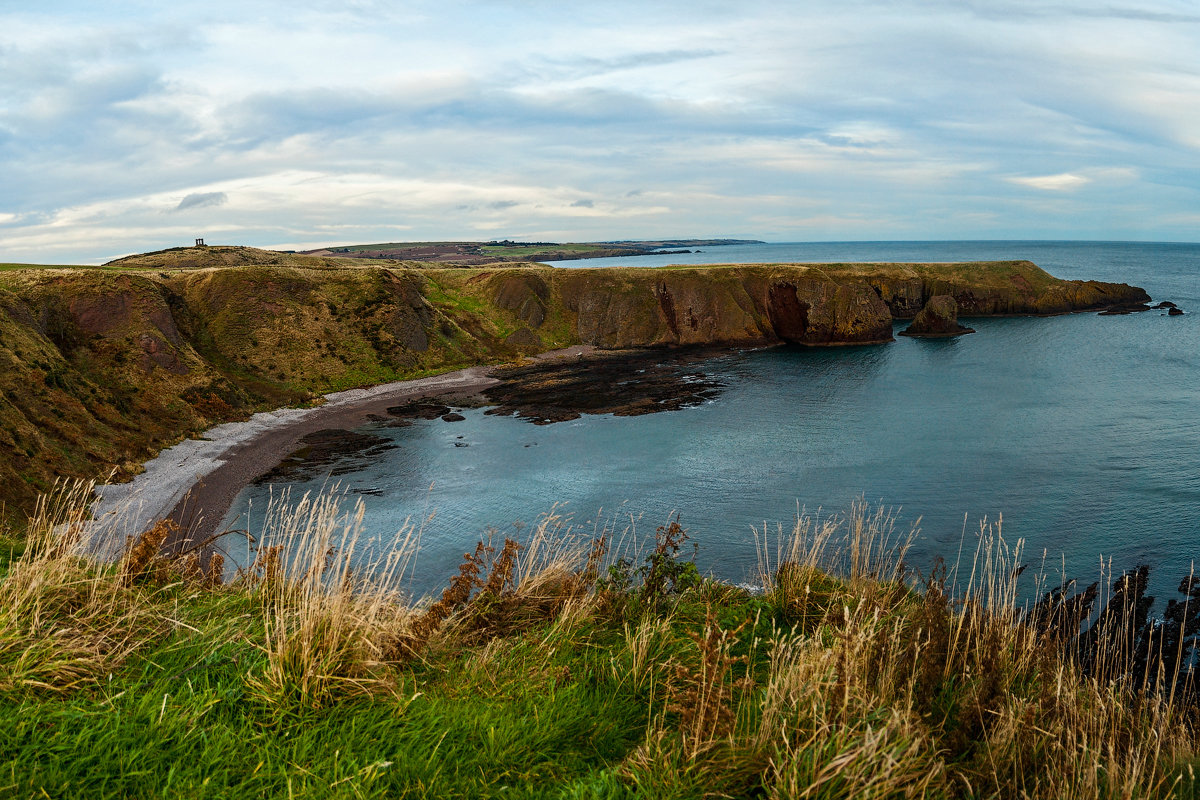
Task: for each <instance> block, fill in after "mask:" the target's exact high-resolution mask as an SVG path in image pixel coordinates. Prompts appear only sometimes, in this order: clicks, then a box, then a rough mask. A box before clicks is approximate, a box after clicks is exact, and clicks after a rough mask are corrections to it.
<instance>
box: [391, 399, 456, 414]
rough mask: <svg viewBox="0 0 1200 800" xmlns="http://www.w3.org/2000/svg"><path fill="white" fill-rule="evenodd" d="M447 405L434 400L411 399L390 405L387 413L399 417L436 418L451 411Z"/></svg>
mask: <svg viewBox="0 0 1200 800" xmlns="http://www.w3.org/2000/svg"><path fill="white" fill-rule="evenodd" d="M451 411H452V409H451V408H450V406H448V405H444V404H442V403H439V402H437V401H436V400H413V401H411V402H408V403H405V404H403V405H399V406H392V407H391V408H389V409H388V410H387V413H389V414H391V415H392V416H393V417H397V418H399V419H437V418H438V417H443V416H445V415H447V414H449V413H451Z"/></svg>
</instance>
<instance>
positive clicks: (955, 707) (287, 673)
mask: <svg viewBox="0 0 1200 800" xmlns="http://www.w3.org/2000/svg"><path fill="white" fill-rule="evenodd" d="M86 491H87V487H86V486H75V487H65V488H63V489H61V490H60V491H59V492H58V493H57V495H56V496H54V497H52V498H49V499H48V500H47V501H45V502H44V503H43V504H42V506H41V507H40V508H39V512H38V514H37V516H36V518H35V519H34V521H33V523H32V525H31V526H30V530H29V534H28V537H27V538H26V539H25V540H24V544H23V545H18V546H17V547H16V549H15V550H14V549H13V548H12V547H11V546H10V547H5V546H0V572H2V573H3V574H2V579H0V719H2V723H0V794H2V795H3V796H13V797H44V796H51V797H89V798H92V797H151V796H166V797H267V796H269V797H347V798H350V797H355V798H359V797H392V796H413V797H464V798H465V797H555V798H584V797H614V798H616V797H655V798H674V797H679V798H684V797H780V798H783V797H825V798H835V797H1045V798H1056V799H1057V798H1092V797H1114V798H1116V797H1192V796H1195V789H1196V787H1195V784H1194V778H1193V772H1192V765H1193V763H1194V760H1195V757H1196V752H1197V751H1196V744H1197V742H1196V734H1195V731H1194V727H1193V712H1194V708H1195V707H1194V705H1193V704H1191V703H1190V702H1185V701H1187V700H1188V698H1189V697H1191V696H1190V695H1183V694H1180V693H1179V692H1178V691H1177V688H1176V683H1175V682H1174V681H1171V680H1169V679H1168V678H1169V676H1168V675H1166V674H1160V672H1161V671H1160V670H1159V668H1161V667H1163V666H1164V664H1171V663H1174V662H1173V661H1172V659H1171V658H1170V657H1169V656H1171V655H1172V654H1170V653H1168V654H1167V656H1168V657H1167V658H1166V659H1165V660H1164V659H1162V658H1160V659H1159V660H1158V661H1154V662H1153V664H1152V665H1151V666H1153V669H1151V670H1150V672H1153V673H1154V674H1155V675H1156V676H1157V678H1153V679H1148V678H1147V677H1146V675H1147V674H1149V672H1147V670H1146V669H1145V667H1146V662H1145V659H1143V660H1142V662H1139V661H1138V660H1137V658H1130V657H1129V653H1127V652H1125V651H1124V650H1123V648H1122V646H1121V645H1122V643H1123V642H1125V641H1126V638H1125V635H1126V634H1127V633H1128V631H1129V629H1128V626H1122V625H1120V624H1115V623H1114V624H1113V625H1111V626H1109V628H1107V629H1104V630H1101V631H1100V633H1096V630H1097V629H1096V627H1095V626H1092V627H1091V628H1089V629H1088V630H1089V631H1091V633H1084V634H1082V635H1080V634H1079V633H1078V630H1079V623H1080V620H1081V619H1083V617H1081V616H1080V610H1079V607H1078V604H1074V605H1073V601H1072V600H1071V599H1069V598H1067V597H1062V598H1060V601H1056V602H1050V603H1048V604H1047V603H1043V604H1042V605H1040V606H1038V607H1037V609H1038V610H1036V613H1031V612H1028V611H1027V612H1025V613H1022V612H1020V611H1019V610H1018V609H1017V607H1016V602H1015V601H1016V588H1015V586H1016V584H1015V579H1014V578H1013V577H1012V566H1013V564H1014V563H1015V562H1014V558H1016V554H1013V553H1011V552H1009V551H1008V550H1007V549H1006V548H1005V547H1004V545H1003V543H1002V541H1001V540H1000V539H998V538H997V537H995V536H994V535H992V536H991V537H990V538H988V536H986V534H987V533H988V532H987V531H984V533H985V537H984V544H983V545H982V546H981V549H980V552H979V553H978V554H977V556H976V559H975V563H974V566H973V567H971V566H968V567H966V568H965V569H964V571H963V572H962V573H961V574H955V573H954V572H951V573H949V574H943V573H937V574H935V575H933V576H930V577H928V578H927V579H925V580H922V581H917V580H914V579H913V578H912V577H911V576H908V575H907V574H906V573H905V571H904V569H903V568H902V567H901V562H902V559H903V555H904V552H905V549H906V547H907V543H908V542H909V540H910V538H909V535H908V534H900V533H898V532H897V530H896V526H895V521H894V520H893V519H892V517H891V516H890V515H889V514H888V513H887V512H885V511H883V510H880V509H873V508H870V507H867V506H866V505H864V504H861V503H860V504H855V505H854V506H853V507H852V508H851V509H849V510H848V511H847V512H846V513H845V514H842V515H838V516H833V517H827V518H822V519H811V518H802V519H800V520H799V521H798V522H797V524H796V526H795V528H794V529H793V530H792V531H790V532H786V531H785V532H781V533H780V534H779V535H778V536H776V535H775V534H773V533H772V534H771V536H769V537H768V536H767V535H766V533H767V532H766V531H764V532H763V536H762V540H763V542H762V556H761V567H762V578H763V587H762V591H761V592H749V591H747V590H745V589H741V588H737V587H732V586H729V585H725V584H721V583H718V582H714V581H711V580H708V579H705V578H703V577H702V576H700V575H698V574H697V572H696V570H695V567H694V566H693V564H692V563H691V561H689V560H688V559H687V558H686V553H687V552H689V550H690V547H689V546H688V541H687V534H686V531H685V530H684V529H683V528H682V527H681V526H680V525H678V524H671V525H668V526H664V527H663V528H661V529H659V531H658V532H657V535H656V537H655V539H654V541H650V542H646V543H644V545H643V546H642V547H641V548H637V547H616V546H615V545H614V536H615V538H616V540H617V541H621V540H622V538H621V536H620V533H619V532H615V531H601V532H590V531H589V532H588V534H587V535H585V536H580V535H578V534H577V533H575V532H573V531H571V530H569V529H568V528H566V527H565V526H564V524H563V521H562V520H559V519H557V518H555V517H554V516H552V515H551V516H547V517H545V518H543V519H542V520H541V522H540V524H539V525H537V526H536V528H535V529H534V530H532V531H531V532H530V533H529V535H528V536H527V537H526V538H525V539H523V541H522V542H520V543H518V542H515V541H509V540H507V539H506V540H504V541H500V540H496V541H491V542H481V543H480V545H479V547H478V548H476V549H475V551H474V552H473V553H471V554H468V555H467V556H465V557H464V560H463V563H462V566H461V568H460V571H459V574H458V575H456V576H452V577H451V579H450V581H449V583H448V586H447V588H446V590H445V591H444V592H443V593H442V595H441V596H440V597H438V598H427V599H425V600H422V601H418V602H413V601H412V600H411V599H410V598H407V597H405V596H404V595H403V594H401V593H398V592H397V591H395V590H394V587H395V586H396V585H397V582H398V581H399V580H400V579H401V578H402V577H403V575H404V574H406V571H407V570H409V569H412V568H413V567H414V566H415V565H416V563H417V562H414V561H413V560H412V557H413V547H412V544H413V541H414V536H413V535H410V536H408V537H407V538H405V537H404V536H402V537H401V543H400V544H399V545H397V547H396V548H395V549H393V550H387V551H386V552H377V551H376V552H375V553H374V555H373V556H372V557H371V558H369V559H365V560H364V553H365V552H366V551H367V549H368V543H367V542H364V541H363V540H362V537H361V519H362V509H361V506H356V507H353V508H345V507H342V506H341V505H340V504H339V501H338V499H337V498H330V497H321V498H308V499H306V500H305V501H304V502H302V503H301V504H300V505H299V506H298V507H297V508H295V509H294V510H292V511H287V512H284V511H277V512H275V513H272V514H268V521H267V523H266V525H265V526H264V530H263V531H262V535H261V538H260V540H259V546H258V551H257V552H258V557H257V560H256V562H255V564H254V566H253V567H252V568H251V569H250V570H249V571H247V572H246V573H245V574H242V575H240V576H239V577H238V578H237V579H236V580H234V581H233V582H229V583H225V582H222V581H220V580H219V578H218V576H219V574H220V565H219V564H218V565H216V566H215V567H214V566H213V565H211V564H209V565H205V564H202V563H201V561H200V560H199V559H197V558H196V557H195V555H194V554H183V555H181V556H178V557H175V558H172V559H164V558H162V557H160V556H159V555H158V546H159V543H160V542H161V541H162V536H164V535H165V534H166V533H167V530H166V528H165V527H159V528H157V529H156V530H155V531H152V532H151V533H149V534H146V535H145V536H143V537H141V538H139V539H138V540H136V541H134V542H131V543H129V546H128V547H127V549H126V554H125V556H124V557H123V559H121V560H120V561H119V562H118V563H116V564H113V565H101V564H96V563H94V562H92V561H90V560H89V559H88V558H87V557H86V556H85V555H84V554H83V552H82V550H81V548H80V543H79V541H78V537H77V535H76V534H75V533H73V531H76V530H77V528H76V527H75V526H77V524H78V523H79V522H80V520H81V518H82V517H81V513H80V512H79V510H78V509H79V508H80V507H81V501H82V499H83V498H84V496H85V494H86ZM408 533H409V534H413V532H412V531H409V532H408ZM768 539H770V545H768V544H767V540H768ZM9 541H12V540H11V537H10V539H9ZM614 547H616V549H617V550H619V552H611V551H610V549H612V548H614ZM1122 580H1123V578H1122ZM1118 584H1120V581H1118ZM1117 600H1118V598H1117V597H1115V596H1114V597H1113V598H1110V599H1109V601H1108V603H1107V606H1106V609H1107V610H1106V611H1104V612H1102V613H1100V615H1099V618H1100V619H1101V620H1104V619H1108V620H1110V621H1115V620H1118V619H1120V618H1121V617H1120V615H1116V616H1114V615H1113V614H1111V613H1109V612H1110V611H1111V610H1112V609H1114V604H1116V605H1118V606H1119V605H1120V604H1119V603H1118V602H1117ZM1106 615H1107V616H1106ZM1084 616H1086V614H1085V615H1084ZM1093 616H1094V615H1093ZM1185 616H1186V615H1185ZM1072 620H1073V621H1074V623H1075V630H1074V631H1071V630H1070V628H1071V625H1070V622H1071V621H1072ZM1064 623H1066V624H1064ZM1085 627H1086V626H1085ZM1159 649H1160V651H1161V650H1163V648H1162V647H1160V648H1159ZM1158 655H1160V656H1162V655H1163V653H1162V652H1160V653H1159V654H1158ZM1139 663H1141V665H1142V666H1141V667H1138V666H1137V665H1138V664H1139ZM1139 669H1140V670H1141V673H1140V674H1141V676H1140V677H1139Z"/></svg>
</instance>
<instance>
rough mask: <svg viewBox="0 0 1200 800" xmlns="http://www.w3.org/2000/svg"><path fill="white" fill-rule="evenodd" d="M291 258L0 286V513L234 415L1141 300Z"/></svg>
mask: <svg viewBox="0 0 1200 800" xmlns="http://www.w3.org/2000/svg"><path fill="white" fill-rule="evenodd" d="M255 252H260V251H255ZM185 255H188V256H189V257H191V256H192V255H193V254H191V253H185ZM200 255H203V253H201V254H200ZM218 255H219V256H220V257H221V259H227V258H228V257H230V256H229V254H228V253H225V252H221V253H218ZM196 257H197V258H198V257H199V256H196ZM303 258H304V257H301V256H293V255H289V256H287V259H286V263H277V262H278V261H279V259H278V258H275V257H273V256H270V254H267V255H262V256H255V257H254V258H250V257H247V258H246V259H245V261H244V262H242V264H241V265H234V266H225V265H224V262H223V261H222V263H221V265H219V266H212V267H203V266H199V267H193V266H192V262H190V261H189V262H187V266H188V268H186V269H179V268H178V267H179V266H180V265H179V264H174V263H171V264H166V263H164V264H160V263H159V262H158V261H155V262H154V265H153V268H145V267H136V266H135V267H129V268H126V269H119V270H114V269H74V270H69V269H63V270H57V269H55V270H52V269H31V270H19V271H9V272H3V273H0V453H2V454H3V457H2V458H0V502H2V503H4V504H5V506H6V507H7V508H8V510H9V511H10V512H11V511H12V510H14V509H17V510H20V509H28V508H29V507H30V504H31V503H32V501H33V499H34V497H35V496H36V495H37V493H38V492H40V491H44V490H45V489H46V488H48V487H49V485H50V484H51V483H52V481H53V480H54V478H55V477H58V476H68V475H69V476H86V477H99V478H104V477H106V476H107V475H108V473H109V472H110V471H111V470H116V472H117V474H118V476H128V475H130V474H132V473H133V472H135V471H136V470H138V469H139V468H140V467H139V465H140V463H141V462H142V461H144V460H146V459H147V458H149V457H150V456H152V455H153V454H154V453H156V452H157V451H158V450H160V449H161V448H162V447H164V446H166V445H168V444H171V443H172V442H174V441H177V440H178V439H179V438H181V437H183V436H186V435H190V434H194V433H197V432H199V431H201V430H203V429H205V428H207V427H209V426H211V425H213V424H216V423H218V422H223V421H228V420H232V419H238V418H241V417H244V416H245V415H247V414H249V413H250V412H251V411H255V410H260V409H264V408H274V407H279V406H281V405H286V404H296V403H304V402H307V401H309V400H312V399H313V398H315V397H317V396H318V395H319V394H321V393H324V392H328V391H334V390H338V389H345V388H350V387H353V386H363V385H370V384H375V383H382V382H386V381H390V380H399V379H403V378H408V377H415V376H417V375H421V374H428V373H429V372H433V371H439V370H445V369H449V368H453V367H457V366H465V365H467V364H476V363H484V362H496V361H503V360H509V359H512V358H515V357H517V356H519V355H521V354H524V353H530V352H537V351H541V350H548V349H554V348H558V347H566V346H569V345H572V344H580V343H585V344H592V345H596V346H598V347H602V348H631V347H651V346H674V345H700V344H705V345H721V344H730V345H735V344H757V343H778V342H792V343H797V344H804V345H834V344H865V343H874V342H885V341H889V340H890V339H891V329H892V328H891V326H892V317H893V316H911V315H912V314H913V313H916V312H915V311H913V309H914V308H916V310H919V309H920V305H918V303H920V304H921V305H923V304H924V302H925V300H927V299H928V297H929V296H932V295H933V294H950V295H952V296H953V297H954V298H955V300H956V302H957V304H958V307H959V312H960V313H962V314H964V315H967V314H971V313H1051V312H1058V311H1067V310H1075V309H1079V308H1089V307H1094V306H1098V305H1108V304H1111V303H1114V302H1122V301H1134V302H1136V301H1140V300H1142V299H1145V293H1144V292H1142V291H1141V290H1140V289H1136V288H1132V287H1127V286H1118V285H1113V284H1098V283H1095V282H1069V281H1058V280H1056V279H1054V278H1052V277H1050V276H1049V275H1046V274H1045V273H1044V272H1042V271H1041V270H1038V269H1037V268H1036V267H1035V266H1033V265H1032V264H1028V262H1020V263H1014V264H1007V265H868V266H854V265H819V266H814V265H739V266H715V267H704V268H699V267H698V268H686V269H685V268H664V269H638V268H621V269H552V268H550V267H541V266H536V265H524V266H521V267H507V266H506V267H504V268H499V269H437V268H420V269H416V268H406V267H403V266H399V265H396V266H386V267H379V266H374V265H369V266H362V265H360V264H356V265H355V266H354V267H353V268H343V267H340V266H339V265H337V264H334V263H331V260H328V259H326V260H321V259H314V260H313V261H312V263H311V264H310V263H309V262H306V261H304V260H303ZM159 260H161V258H160V259H159ZM134 263H140V262H136V260H135V261H134ZM198 263H202V262H198ZM164 268H165V269H169V271H167V272H164V271H161V270H162V269H164ZM972 275H974V276H975V277H974V278H972ZM910 311H911V312H912V313H909V312H910Z"/></svg>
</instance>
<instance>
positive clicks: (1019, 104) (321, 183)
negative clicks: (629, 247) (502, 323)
mask: <svg viewBox="0 0 1200 800" xmlns="http://www.w3.org/2000/svg"><path fill="white" fill-rule="evenodd" d="M10 5H12V4H10ZM25 6H26V7H27V9H31V10H24V11H21V12H19V13H18V12H16V11H11V10H7V9H6V10H0V198H3V214H0V226H2V227H0V260H23V261H37V260H38V259H39V258H40V256H41V254H42V253H48V252H54V253H56V254H58V255H57V256H56V258H66V257H69V258H72V259H77V260H80V261H94V260H96V259H98V258H100V257H102V256H104V255H106V254H107V253H109V252H112V253H113V254H116V253H121V252H133V251H137V250H146V249H155V248H157V247H160V246H169V245H171V244H181V243H187V242H188V241H190V236H191V234H192V231H190V230H185V228H188V227H189V225H185V223H187V222H188V220H189V219H192V216H191V215H192V214H195V215H196V216H201V215H202V216H203V218H204V222H205V232H206V233H209V234H210V240H214V241H215V240H221V241H231V242H232V241H241V242H245V243H247V244H254V243H258V244H271V243H276V242H288V243H292V244H295V245H303V244H304V243H305V242H307V241H313V242H330V241H340V242H342V243H347V242H353V241H355V240H359V239H360V238H361V240H362V241H389V240H395V239H396V238H399V237H400V236H401V235H403V236H404V237H406V238H416V239H433V238H437V239H441V238H470V237H471V236H473V235H481V234H482V232H485V231H486V232H488V233H489V235H488V236H487V237H485V238H491V236H490V233H491V232H493V231H497V232H499V233H500V234H502V235H503V236H507V237H509V238H514V237H517V236H519V235H525V234H527V235H529V236H533V237H536V238H538V239H541V240H549V239H552V238H565V239H575V240H595V239H604V240H607V239H621V238H634V237H641V238H663V237H671V236H679V235H683V234H682V233H680V232H681V231H687V232H690V233H694V234H695V235H697V236H708V235H717V233H725V234H728V235H740V236H744V237H745V238H771V237H772V236H776V237H797V236H803V237H806V238H807V237H830V238H838V237H844V238H863V237H870V236H871V235H872V234H871V229H872V226H875V229H876V230H877V231H879V232H882V233H886V234H887V235H889V236H895V237H897V238H932V237H936V236H946V237H950V238H970V237H973V236H978V237H985V238H1007V237H1013V238H1020V237H1029V236H1031V235H1034V234H1045V235H1048V236H1051V237H1056V238H1072V237H1074V238H1078V237H1080V236H1083V235H1085V234H1086V233H1087V231H1086V230H1085V229H1084V227H1083V226H1085V225H1087V224H1090V223H1088V222H1087V220H1094V219H1097V218H1100V216H1103V217H1104V218H1105V219H1113V220H1118V221H1120V222H1119V225H1118V227H1116V228H1113V229H1112V230H1108V231H1105V235H1106V236H1109V237H1121V236H1123V235H1130V236H1136V237H1139V238H1144V237H1149V236H1153V237H1156V238H1160V239H1177V238H1194V237H1195V234H1194V226H1191V225H1190V224H1189V223H1185V222H1182V221H1180V220H1184V219H1187V218H1188V214H1189V213H1190V212H1191V209H1194V208H1197V207H1200V134H1197V133H1196V132H1197V131H1200V110H1198V107H1197V105H1196V104H1195V103H1194V102H1192V98H1195V97H1196V96H1197V95H1198V94H1200V51H1197V48H1196V47H1195V40H1196V32H1197V29H1196V27H1195V26H1194V25H1192V24H1191V22H1192V20H1191V19H1190V17H1189V14H1191V13H1192V10H1191V9H1190V8H1189V7H1186V4H1185V3H1183V2H1182V0H1177V2H1174V3H1168V2H1165V0H1114V3H1113V4H1108V5H1103V4H1102V5H1099V6H1097V5H1096V4H1094V3H1087V2H1084V0H1055V2H1053V3H1052V4H1039V3H1035V2H1032V0H995V1H994V2H985V0H967V2H965V3H960V2H954V1H953V0H894V1H889V2H884V0H840V1H839V2H834V0H813V2H809V3H803V4H782V5H781V4H779V3H777V2H774V0H745V2H743V3H738V4H721V3H713V2H703V1H702V2H700V3H695V2H688V3H685V2H683V0H663V2H661V3H645V2H640V1H639V2H630V1H629V0H613V2H612V3H606V4H593V5H592V6H589V7H588V8H587V9H585V10H583V11H581V10H580V7H579V6H570V4H554V3H551V2H549V0H479V2H472V3H445V2H441V0H438V1H437V2H435V0H409V1H408V2H405V3H404V4H395V3H386V2H382V0H355V4H354V5H353V6H349V5H348V4H347V3H338V2H335V1H334V0H295V2H292V3H288V4H285V3H283V2H282V0H264V2H263V4H262V8H266V9H268V10H269V12H270V13H267V12H264V11H263V10H262V8H259V7H256V9H255V10H251V9H250V8H249V7H248V6H245V5H244V4H243V5H237V4H234V3H230V2H229V1H228V0H204V1H203V2H201V0H178V2H176V3H172V4H169V5H161V4H160V5H155V4H132V5H130V6H128V7H127V8H124V9H123V10H122V11H121V12H120V13H113V12H111V10H108V9H103V8H101V7H100V6H96V5H95V4H84V3H62V2H59V0H48V2H47V3H46V4H44V5H42V6H38V5H37V4H25ZM285 11H286V13H284V12H285ZM366 22H369V23H370V24H364V23H366ZM1134 29H1135V30H1136V35H1131V34H1130V31H1131V30H1134ZM530 43H536V46H531V45H530ZM350 55H352V57H350ZM180 198H182V200H181V199H180ZM222 198H223V199H222ZM229 198H235V199H236V203H233V202H231V201H230V200H229ZM164 209H165V210H168V211H169V212H171V214H170V215H164V214H163V211H164ZM184 212H188V213H187V214H184ZM1124 220H1129V221H1128V222H1125V221H1124ZM1122 231H1125V233H1122ZM401 232H403V234H401ZM97 251H102V252H97Z"/></svg>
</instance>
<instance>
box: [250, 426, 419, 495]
mask: <svg viewBox="0 0 1200 800" xmlns="http://www.w3.org/2000/svg"><path fill="white" fill-rule="evenodd" d="M300 445H301V446H300V447H299V448H297V449H296V450H295V451H294V452H292V453H291V454H290V455H288V456H287V458H285V459H283V460H282V461H281V462H279V464H278V466H276V467H274V468H273V469H271V470H269V471H268V472H265V473H263V474H262V475H260V476H258V477H257V478H256V479H255V480H254V483H255V484H258V485H261V484H264V483H278V482H284V483H292V482H296V481H301V480H306V479H309V478H315V477H317V476H319V475H321V474H323V473H326V472H327V473H328V474H329V475H331V476H335V477H336V476H338V475H349V474H350V473H353V472H358V471H360V470H362V469H364V468H365V467H366V466H368V465H369V464H370V463H371V462H372V461H374V460H375V459H377V458H379V457H380V456H381V455H382V454H383V453H384V452H386V451H388V450H391V449H393V448H395V446H396V445H395V444H393V443H392V441H391V440H390V439H386V438H384V437H382V436H374V435H371V434H368V433H359V432H357V431H346V430H341V429H340V428H330V429H326V430H322V431H316V432H315V433H310V434H308V435H307V436H305V437H303V438H302V439H301V440H300Z"/></svg>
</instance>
